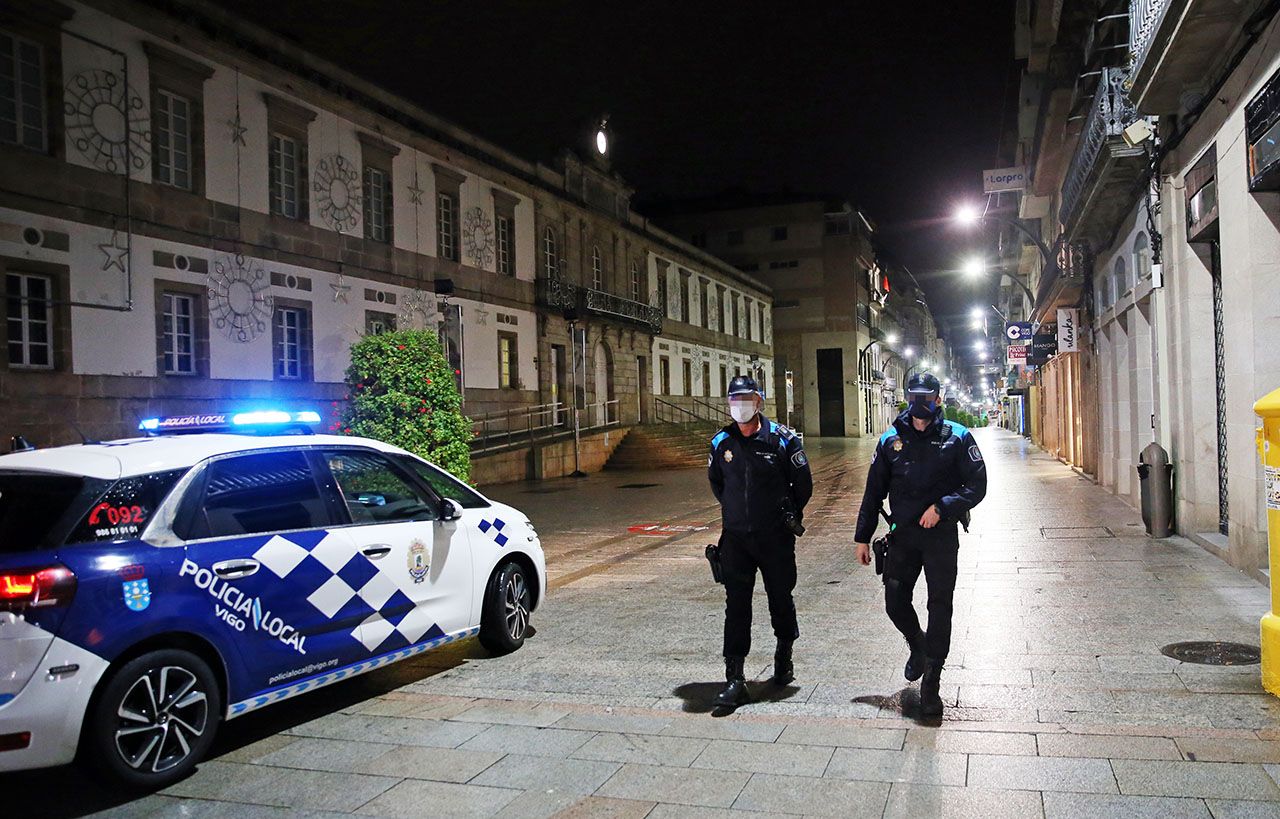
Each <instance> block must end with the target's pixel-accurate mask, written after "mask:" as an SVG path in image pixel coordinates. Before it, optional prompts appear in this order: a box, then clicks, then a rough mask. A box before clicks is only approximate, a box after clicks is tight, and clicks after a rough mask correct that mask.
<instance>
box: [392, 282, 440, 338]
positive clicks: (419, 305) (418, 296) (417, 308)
mask: <svg viewBox="0 0 1280 819" xmlns="http://www.w3.org/2000/svg"><path fill="white" fill-rule="evenodd" d="M434 309H435V303H434V302H433V301H432V299H431V297H430V296H429V295H427V294H426V293H425V292H423V291H422V290H418V289H414V290H413V291H411V292H410V293H409V294H408V295H406V296H405V297H404V298H403V299H401V300H400V328H401V329H409V328H410V327H414V328H416V327H421V326H426V323H427V322H428V321H429V320H430V319H431V314H432V312H433V311H434ZM419 316H421V317H422V321H421V322H419V320H418V317H419Z"/></svg>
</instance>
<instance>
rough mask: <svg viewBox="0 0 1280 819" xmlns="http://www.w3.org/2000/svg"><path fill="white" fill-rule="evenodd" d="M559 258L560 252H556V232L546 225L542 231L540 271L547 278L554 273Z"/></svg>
mask: <svg viewBox="0 0 1280 819" xmlns="http://www.w3.org/2000/svg"><path fill="white" fill-rule="evenodd" d="M559 258H560V254H559V253H557V252H556V232H555V231H554V230H552V229H551V228H550V227H548V228H547V229H546V230H544V231H543V232H542V272H543V274H544V275H546V276H547V277H548V278H550V277H553V276H555V275H556V267H557V264H556V263H557V261H558V260H559Z"/></svg>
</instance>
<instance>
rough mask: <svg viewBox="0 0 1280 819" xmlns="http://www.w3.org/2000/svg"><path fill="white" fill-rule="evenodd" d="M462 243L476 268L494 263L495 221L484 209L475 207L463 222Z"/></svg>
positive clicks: (468, 212)
mask: <svg viewBox="0 0 1280 819" xmlns="http://www.w3.org/2000/svg"><path fill="white" fill-rule="evenodd" d="M462 241H463V247H464V248H465V249H466V251H467V256H468V257H470V259H471V262H472V264H474V265H475V266H476V267H485V266H487V265H490V264H492V263H493V220H492V219H490V218H489V216H488V214H486V213H485V212H484V209H482V208H479V207H474V208H472V209H471V210H469V211H467V215H466V216H465V217H464V218H463V220H462Z"/></svg>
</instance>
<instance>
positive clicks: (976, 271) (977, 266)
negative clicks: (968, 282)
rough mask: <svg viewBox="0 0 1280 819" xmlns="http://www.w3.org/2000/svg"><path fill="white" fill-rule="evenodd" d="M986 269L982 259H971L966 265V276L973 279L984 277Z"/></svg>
mask: <svg viewBox="0 0 1280 819" xmlns="http://www.w3.org/2000/svg"><path fill="white" fill-rule="evenodd" d="M986 267H987V266H986V265H984V264H983V263H982V260H981V259H969V260H968V261H966V262H965V263H964V274H965V275H966V276H968V277H969V278H971V279H976V278H978V277H979V276H981V275H982V273H983V271H985V270H986Z"/></svg>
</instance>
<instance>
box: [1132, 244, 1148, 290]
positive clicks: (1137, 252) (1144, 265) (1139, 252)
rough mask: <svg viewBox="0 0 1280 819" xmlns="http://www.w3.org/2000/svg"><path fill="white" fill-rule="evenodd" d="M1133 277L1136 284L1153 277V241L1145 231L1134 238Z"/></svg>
mask: <svg viewBox="0 0 1280 819" xmlns="http://www.w3.org/2000/svg"><path fill="white" fill-rule="evenodd" d="M1133 278H1134V284H1135V285H1136V284H1137V283H1138V282H1140V281H1142V280H1143V279H1149V278H1151V242H1150V241H1148V239H1147V234H1145V233H1139V234H1138V235H1137V237H1135V238H1134V240H1133Z"/></svg>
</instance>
